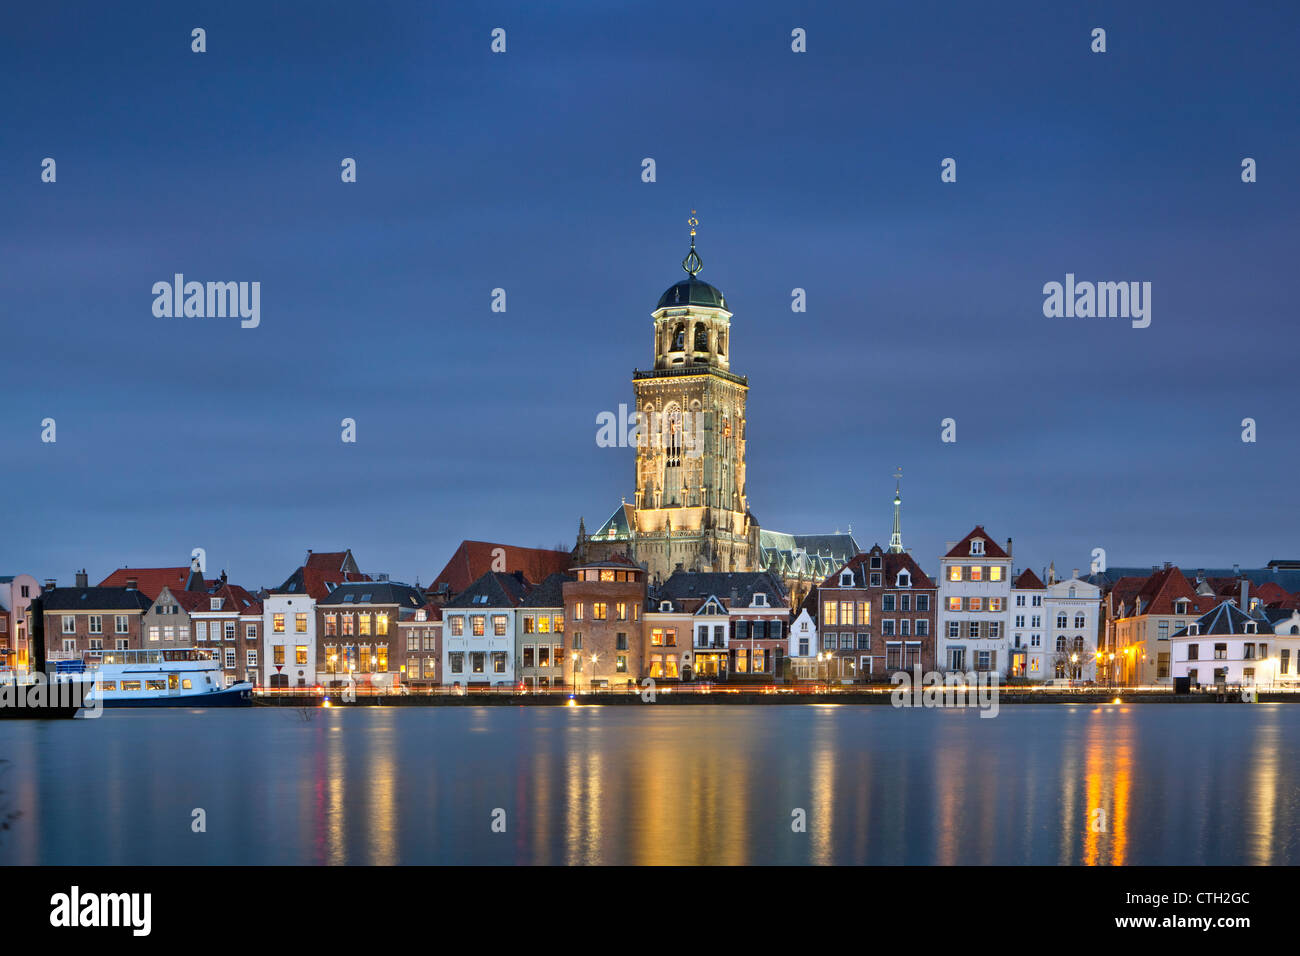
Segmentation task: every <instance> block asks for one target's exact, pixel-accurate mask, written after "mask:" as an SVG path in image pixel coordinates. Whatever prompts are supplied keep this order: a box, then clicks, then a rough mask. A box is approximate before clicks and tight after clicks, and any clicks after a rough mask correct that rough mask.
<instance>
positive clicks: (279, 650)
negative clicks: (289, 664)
mask: <svg viewBox="0 0 1300 956" xmlns="http://www.w3.org/2000/svg"><path fill="white" fill-rule="evenodd" d="M271 651H272V654H273V660H272V663H274V664H281V665H282V664H284V645H283V644H277V645H275V647H273V648H271Z"/></svg>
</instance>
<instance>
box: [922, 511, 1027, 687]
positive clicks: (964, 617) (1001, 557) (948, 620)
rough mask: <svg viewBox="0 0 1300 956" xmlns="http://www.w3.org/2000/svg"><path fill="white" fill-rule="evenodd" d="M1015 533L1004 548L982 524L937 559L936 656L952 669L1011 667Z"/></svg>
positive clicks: (1001, 669) (1002, 671)
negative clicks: (1013, 542) (1013, 544)
mask: <svg viewBox="0 0 1300 956" xmlns="http://www.w3.org/2000/svg"><path fill="white" fill-rule="evenodd" d="M1010 579H1011V539H1010V538H1008V539H1007V548H1006V550H1005V551H1004V550H1003V549H1002V548H1001V547H999V546H998V544H997V542H996V541H993V540H992V539H991V538H990V537H989V535H988V533H987V532H985V530H984V529H983V528H982V527H980V526H979V525H976V526H975V530H973V531H972V532H971V533H970V534H968V535H966V537H964V538H963V539H962V540H961V541H959V542H957V544H955V545H954V546H952V547H951V548H950V549H949V551H948V553H947V554H945V555H944V556H943V557H942V558H940V559H939V613H938V625H939V626H938V631H939V633H938V635H937V636H936V640H935V644H936V646H935V660H936V663H937V664H938V666H939V667H940V668H941V669H946V670H950V671H971V670H977V671H995V672H997V673H999V674H1002V675H1004V676H1005V675H1006V674H1007V672H1008V669H1009V667H1010V654H1009V653H1008V647H1009V643H1010V642H1009V640H1008V637H1007V633H1008V624H1009V623H1010V613H1011V612H1010V609H1009V607H1008V605H1009V603H1010V599H1011V580H1010Z"/></svg>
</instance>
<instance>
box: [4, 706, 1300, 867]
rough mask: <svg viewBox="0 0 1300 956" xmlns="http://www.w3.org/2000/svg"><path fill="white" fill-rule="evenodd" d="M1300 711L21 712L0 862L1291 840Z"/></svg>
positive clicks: (1205, 846)
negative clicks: (13, 814)
mask: <svg viewBox="0 0 1300 956" xmlns="http://www.w3.org/2000/svg"><path fill="white" fill-rule="evenodd" d="M1297 730H1300V707H1287V706H1286V705H1263V704H1260V705H1234V706H1231V707H1228V706H1216V705H1189V706H1178V705H1147V706H1136V705H1120V706H1110V705H1106V706H1047V705H1045V706H1037V707H1025V706H1017V707H1004V708H1003V709H1002V711H1001V713H1000V714H999V716H998V717H996V718H994V719H981V718H979V717H978V716H977V714H976V713H974V712H957V711H925V710H911V711H907V710H894V709H892V708H888V707H851V706H837V707H808V706H764V707H720V706H678V705H673V706H659V707H651V706H646V707H577V708H555V709H551V708H522V707H520V708H507V707H480V708H357V709H343V708H339V709H337V710H332V711H329V712H320V713H317V714H316V715H314V716H310V717H297V718H295V717H294V716H293V715H290V714H286V713H284V712H276V711H275V710H271V709H260V708H258V709H254V710H253V711H249V712H239V713H231V714H220V713H217V712H210V713H207V714H201V713H195V714H165V715H164V714H148V713H145V712H138V713H129V712H127V713H113V714H110V715H106V716H105V717H104V718H102V719H101V720H97V721H78V722H75V723H74V722H71V721H68V722H66V726H64V725H58V726H56V725H55V724H53V723H47V724H41V725H38V724H35V723H31V724H29V723H26V722H17V721H13V722H7V723H6V725H4V726H0V757H6V758H7V759H9V760H11V761H12V763H11V769H10V771H9V772H8V773H7V774H5V775H4V777H3V778H0V787H3V789H4V790H5V791H6V794H5V798H6V799H7V800H8V801H9V804H10V807H11V809H15V810H19V811H21V812H22V814H23V815H22V817H21V818H20V819H19V820H18V821H17V822H16V823H15V826H14V829H13V830H12V831H10V832H9V833H7V834H5V835H4V839H3V841H2V842H0V862H6V863H9V862H17V863H46V864H71V865H77V864H103V863H128V864H132V863H134V864H149V863H183V864H193V865H211V864H229V863H308V864H344V863H349V864H358V863H362V864H392V863H429V862H445V863H495V864H504V863H540V864H596V863H605V864H650V865H659V864H692V863H704V864H726V865H749V864H765V863H793V864H807V863H812V864H828V863H890V864H897V863H906V864H917V863H928V864H934V863H938V864H953V865H963V864H974V863H1003V864H1005V863H1011V864H1022V863H1037V864H1086V865H1102V866H1105V865H1122V864H1129V863H1140V864H1166V865H1170V864H1195V863H1223V864H1242V863H1266V864H1295V863H1297V862H1300V851H1298V850H1297V845H1296V839H1297V838H1296V836H1295V830H1296V826H1295V824H1296V822H1297V820H1298V819H1300V814H1298V813H1297V809H1298V806H1297V804H1298V801H1300V796H1298V794H1300V768H1298V767H1297V761H1296V756H1295V754H1294V752H1293V751H1292V750H1289V749H1287V748H1286V746H1285V742H1286V741H1287V740H1288V739H1294V737H1295V735H1296V731H1297ZM197 738H201V739H203V740H205V741H212V745H211V746H208V747H203V748H199V747H194V746H193V741H194V740H195V739H197ZM91 805H93V806H95V807H96V808H98V810H99V812H97V813H96V814H94V815H88V814H86V813H85V807H87V806H91ZM194 807H203V808H205V810H206V811H207V815H208V826H209V830H208V834H207V835H206V836H204V835H192V834H191V833H190V830H189V820H190V813H191V810H192V808H194ZM497 808H501V809H503V810H505V811H506V832H504V833H500V832H494V830H493V827H492V819H493V816H492V815H493V812H494V811H495V810H496V809H497ZM795 810H801V811H803V812H804V813H806V829H805V830H804V831H803V832H799V831H797V830H796V829H795V828H793V827H792V826H791V824H792V822H793V820H794V818H793V817H792V812H793V811H795ZM1098 810H1100V811H1103V812H1104V818H1103V819H1102V820H1100V821H1099V820H1098V818H1097V816H1096V815H1095V811H1098ZM105 820H107V821H109V825H105Z"/></svg>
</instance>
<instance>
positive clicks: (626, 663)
mask: <svg viewBox="0 0 1300 956" xmlns="http://www.w3.org/2000/svg"><path fill="white" fill-rule="evenodd" d="M570 573H571V574H572V575H573V577H574V580H572V581H566V582H564V584H563V587H562V591H563V595H564V617H565V627H566V628H567V629H568V636H569V658H568V661H567V662H566V663H565V666H564V670H565V673H566V675H567V676H568V678H569V680H570V681H571V682H572V684H573V685H574V687H575V688H576V689H583V688H586V689H594V688H602V687H618V686H625V685H627V684H633V683H636V682H637V681H639V680H640V679H641V677H642V675H643V674H644V673H645V670H646V647H645V631H644V628H645V624H646V621H645V616H644V615H643V610H644V608H645V604H646V571H645V569H643V568H641V567H639V566H638V565H636V564H633V563H632V562H631V561H630V560H628V559H627V558H623V557H620V556H617V555H615V556H613V557H611V558H609V559H608V560H605V561H595V562H589V563H586V564H581V565H578V566H577V567H575V568H573V569H572V570H571V571H570Z"/></svg>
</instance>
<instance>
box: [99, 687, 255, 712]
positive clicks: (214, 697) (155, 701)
mask: <svg viewBox="0 0 1300 956" xmlns="http://www.w3.org/2000/svg"><path fill="white" fill-rule="evenodd" d="M104 706H105V707H251V706H253V691H252V688H251V687H249V686H247V685H245V686H243V687H238V686H236V687H228V688H226V689H225V690H216V691H213V692H212V693H210V694H185V695H183V696H179V695H178V696H175V697H143V696H141V697H131V698H126V699H117V700H105V701H104Z"/></svg>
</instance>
